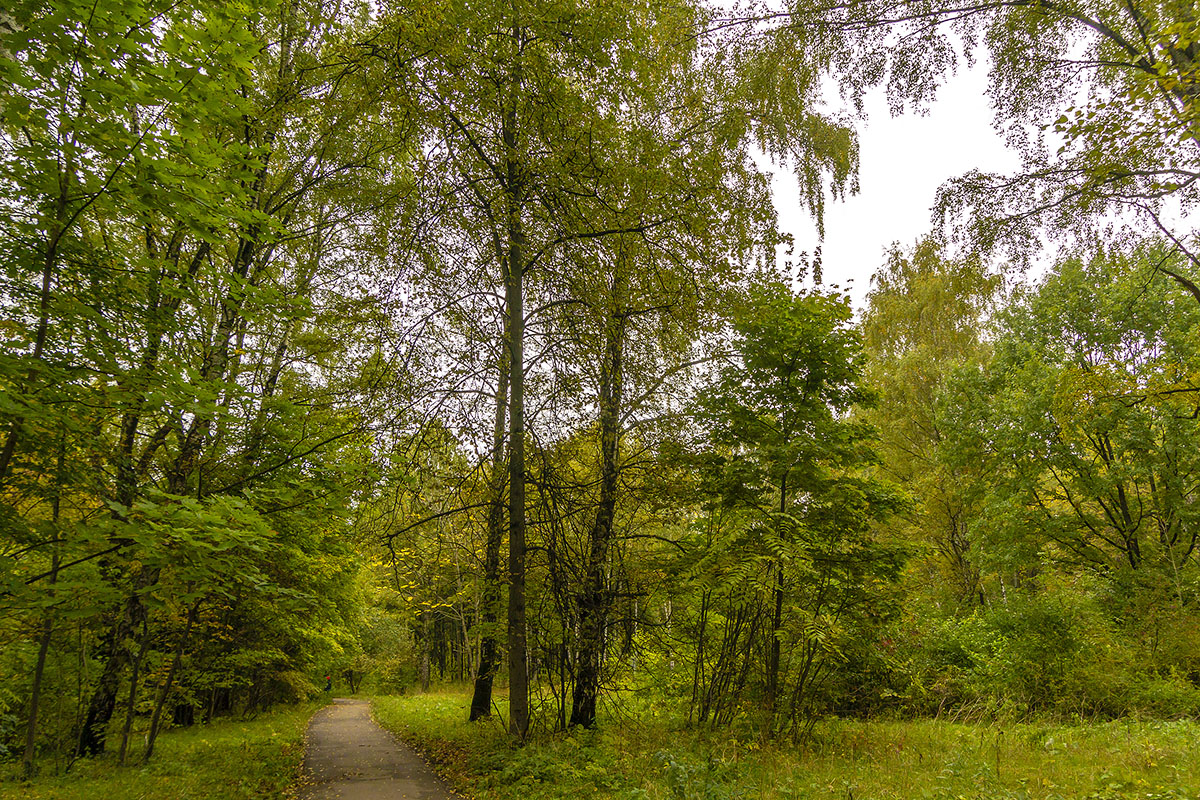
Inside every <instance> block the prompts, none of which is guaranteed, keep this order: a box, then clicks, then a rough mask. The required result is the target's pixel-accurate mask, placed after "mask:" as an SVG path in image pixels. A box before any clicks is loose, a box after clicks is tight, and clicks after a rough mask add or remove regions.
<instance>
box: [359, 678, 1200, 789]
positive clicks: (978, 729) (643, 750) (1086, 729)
mask: <svg viewBox="0 0 1200 800" xmlns="http://www.w3.org/2000/svg"><path fill="white" fill-rule="evenodd" d="M468 703H469V697H468V696H467V695H465V694H462V693H457V692H435V693H430V694H424V695H413V696H404V697H382V698H377V699H376V700H375V702H374V711H375V715H376V718H377V719H378V720H379V721H380V722H381V723H382V724H384V725H385V726H386V727H389V728H391V729H393V730H395V731H396V732H398V733H399V734H400V735H402V736H404V737H405V738H406V739H408V740H409V741H413V742H415V743H417V745H418V747H419V748H420V749H422V750H423V751H424V752H425V753H426V754H427V755H428V756H429V757H430V758H431V760H433V761H434V762H435V763H436V764H437V765H438V766H439V769H440V770H441V771H442V772H443V774H444V775H445V777H446V778H447V779H448V780H449V781H450V782H451V783H452V784H454V785H455V786H456V788H458V789H459V790H460V791H461V792H463V794H465V795H466V796H467V797H472V798H478V800H540V799H541V798H546V800H550V798H585V797H586V798H628V799H629V800H633V799H634V798H638V799H640V800H735V799H738V798H745V800H751V799H761V800H782V799H784V798H805V799H806V800H808V799H811V800H1135V799H1136V800H1184V799H1185V798H1186V800H1200V724H1197V723H1196V722H1193V721H1132V720H1121V721H1114V722H1104V723H1082V724H1078V725H1064V724H1004V725H999V724H997V725H988V724H961V723H951V722H945V721H936V720H918V721H907V722H891V721H889V722H879V721H859V720H830V721H826V722H822V723H820V724H818V725H817V727H816V729H815V732H814V737H813V739H812V741H811V742H810V743H809V744H807V745H805V746H804V747H795V746H790V745H785V744H782V743H774V742H766V743H764V742H762V741H761V740H759V739H757V738H754V737H751V736H739V735H737V734H736V733H733V732H730V731H717V732H713V733H709V734H707V735H704V734H701V733H699V732H697V731H695V730H689V729H686V728H684V727H683V726H681V725H679V724H677V723H675V724H673V723H671V722H670V721H666V720H665V718H664V717H662V716H661V715H660V716H655V712H654V709H653V707H652V706H646V707H645V708H643V709H641V710H639V711H638V712H636V713H634V712H630V711H628V709H626V710H625V711H624V712H623V713H622V716H621V718H620V719H613V718H610V719H607V720H605V721H604V722H602V724H601V726H600V728H599V729H598V730H596V731H579V732H575V733H570V734H553V735H539V736H537V737H535V738H534V739H533V741H531V742H530V743H529V744H528V745H527V746H525V747H523V748H516V747H514V746H513V745H512V744H511V742H510V741H509V740H508V738H507V737H506V736H505V734H504V731H503V725H502V724H501V722H500V721H499V720H494V721H491V722H487V723H484V724H482V725H480V724H478V723H477V724H471V723H468V722H466V715H467V707H468Z"/></svg>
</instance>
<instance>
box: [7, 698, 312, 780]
mask: <svg viewBox="0 0 1200 800" xmlns="http://www.w3.org/2000/svg"><path fill="white" fill-rule="evenodd" d="M320 705H321V704H319V703H315V704H306V705H302V706H293V707H290V708H285V709H280V710H277V711H273V712H271V713H268V714H262V715H260V716H258V717H256V718H254V719H250V720H245V721H242V720H221V721H217V722H214V723H212V724H210V725H197V726H194V727H191V728H181V729H177V730H172V731H167V732H166V733H164V734H163V735H162V736H160V737H159V739H158V741H157V742H156V743H155V752H154V758H153V760H152V761H150V763H148V764H146V765H145V766H140V765H137V766H126V767H119V766H117V764H116V762H115V759H114V758H113V757H112V756H111V755H110V756H104V757H101V758H97V759H82V760H79V761H77V762H75V764H74V765H72V767H71V769H70V771H68V772H66V773H65V774H61V775H44V776H41V777H37V778H35V779H33V780H32V781H20V780H19V773H20V765H19V764H12V763H9V764H4V765H0V800H251V799H253V800H269V798H285V797H288V796H289V794H290V791H291V788H292V787H293V786H294V785H295V782H296V779H297V776H298V774H299V767H300V762H301V760H302V759H303V757H304V728H305V726H306V724H307V723H308V719H309V717H311V716H312V714H313V712H314V711H315V710H316V709H317V708H319V707H320ZM136 755H137V753H136V751H135V756H136ZM134 763H135V764H136V763H137V762H136V760H135V761H134Z"/></svg>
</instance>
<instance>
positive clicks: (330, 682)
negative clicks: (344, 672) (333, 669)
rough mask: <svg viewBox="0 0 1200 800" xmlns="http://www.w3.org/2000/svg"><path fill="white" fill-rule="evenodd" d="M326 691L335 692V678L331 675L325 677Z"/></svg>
mask: <svg viewBox="0 0 1200 800" xmlns="http://www.w3.org/2000/svg"><path fill="white" fill-rule="evenodd" d="M325 691H327V692H332V691H333V676H331V675H326V676H325Z"/></svg>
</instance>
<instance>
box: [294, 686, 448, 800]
mask: <svg viewBox="0 0 1200 800" xmlns="http://www.w3.org/2000/svg"><path fill="white" fill-rule="evenodd" d="M307 738H308V746H307V748H306V751H305V755H304V769H305V772H306V773H307V780H305V781H304V784H303V785H302V786H301V788H300V797H301V800H335V798H336V800H453V798H454V795H452V794H451V793H450V790H449V789H447V788H446V786H445V784H443V783H442V782H441V780H439V779H438V777H437V776H436V775H435V774H434V773H433V770H431V769H430V768H429V766H428V765H427V764H426V763H425V762H424V761H423V760H421V757H420V756H418V755H417V754H416V753H414V752H413V751H412V750H410V749H409V748H407V747H405V746H404V745H403V744H401V743H400V742H398V741H396V740H395V739H394V738H392V735H391V734H390V733H388V732H387V731H385V730H384V729H383V728H381V727H379V726H378V725H376V724H375V721H374V720H373V719H371V706H370V704H369V703H367V701H365V700H350V699H346V698H340V697H339V698H337V699H335V700H334V701H333V703H332V704H331V705H328V706H326V707H325V708H323V709H321V710H320V711H318V712H317V713H316V714H315V715H314V716H313V718H312V721H311V722H309V723H308V737H307Z"/></svg>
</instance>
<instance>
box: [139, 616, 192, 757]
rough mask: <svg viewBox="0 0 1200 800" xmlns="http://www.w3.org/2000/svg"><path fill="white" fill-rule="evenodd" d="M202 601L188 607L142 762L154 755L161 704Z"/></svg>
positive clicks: (181, 659) (153, 718) (151, 721)
mask: <svg viewBox="0 0 1200 800" xmlns="http://www.w3.org/2000/svg"><path fill="white" fill-rule="evenodd" d="M202 602H204V601H203V598H202V599H200V600H197V601H196V602H195V603H193V604H192V607H191V608H189V609H188V615H187V625H185V626H184V628H183V635H182V636H180V637H179V643H178V644H176V645H175V656H174V658H172V659H171V666H170V668H169V669H168V670H167V678H166V680H164V681H163V687H162V690H161V691H160V692H159V693H158V700H157V701H156V702H155V703H154V714H153V715H152V716H151V718H150V733H149V734H148V735H147V737H146V752H145V754H144V755H143V756H142V763H143V764H145V763H146V762H147V761H149V760H150V756H152V755H154V740H155V739H157V738H158V724H159V722H161V721H162V711H163V706H165V705H166V704H167V697H168V696H169V695H170V694H171V684H173V683H174V682H175V673H176V672H178V671H179V663H180V662H181V661H183V648H184V647H185V646H186V645H187V641H188V637H189V636H191V633H192V625H193V624H195V622H196V615H197V614H198V613H200V604H201V603H202Z"/></svg>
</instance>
